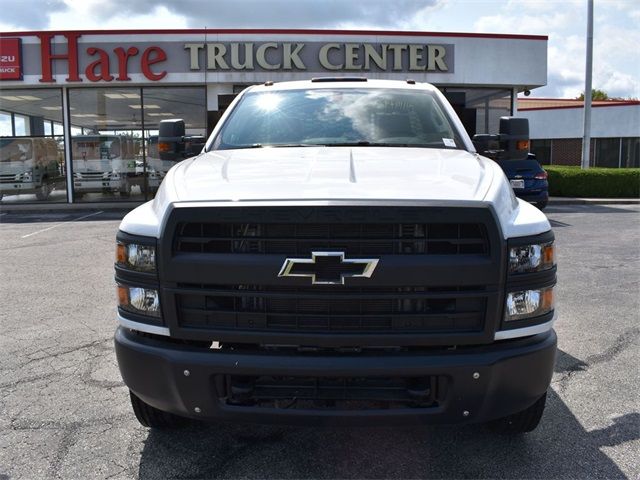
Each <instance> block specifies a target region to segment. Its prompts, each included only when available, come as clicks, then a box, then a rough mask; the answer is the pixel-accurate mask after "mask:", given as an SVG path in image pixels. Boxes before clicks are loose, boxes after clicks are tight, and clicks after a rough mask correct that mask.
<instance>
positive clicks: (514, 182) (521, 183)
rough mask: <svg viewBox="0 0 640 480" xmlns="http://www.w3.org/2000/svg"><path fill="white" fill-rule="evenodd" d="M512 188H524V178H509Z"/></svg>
mask: <svg viewBox="0 0 640 480" xmlns="http://www.w3.org/2000/svg"><path fill="white" fill-rule="evenodd" d="M509 183H510V184H511V187H512V188H524V180H509Z"/></svg>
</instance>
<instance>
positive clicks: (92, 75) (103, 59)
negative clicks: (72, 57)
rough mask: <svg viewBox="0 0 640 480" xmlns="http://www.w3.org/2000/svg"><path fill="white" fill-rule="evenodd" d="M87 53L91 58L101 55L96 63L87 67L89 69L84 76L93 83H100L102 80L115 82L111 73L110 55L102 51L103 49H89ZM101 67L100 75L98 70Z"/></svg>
mask: <svg viewBox="0 0 640 480" xmlns="http://www.w3.org/2000/svg"><path fill="white" fill-rule="evenodd" d="M87 53H88V54H89V55H91V56H93V55H95V54H98V55H100V59H99V60H96V61H95V62H92V63H90V64H89V65H87V68H86V69H85V71H84V74H85V75H86V76H87V79H88V80H89V81H91V82H99V81H100V80H104V81H105V82H110V81H111V80H113V75H111V73H110V72H109V54H108V53H107V52H105V51H104V50H102V49H101V48H93V47H91V48H87ZM98 67H100V73H99V74H98V73H96V68H98Z"/></svg>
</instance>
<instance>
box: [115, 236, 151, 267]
mask: <svg viewBox="0 0 640 480" xmlns="http://www.w3.org/2000/svg"><path fill="white" fill-rule="evenodd" d="M116 264H117V265H119V266H121V267H123V268H127V269H130V270H137V271H139V272H155V271H156V247H154V246H152V245H139V244H136V243H123V242H118V243H117V245H116Z"/></svg>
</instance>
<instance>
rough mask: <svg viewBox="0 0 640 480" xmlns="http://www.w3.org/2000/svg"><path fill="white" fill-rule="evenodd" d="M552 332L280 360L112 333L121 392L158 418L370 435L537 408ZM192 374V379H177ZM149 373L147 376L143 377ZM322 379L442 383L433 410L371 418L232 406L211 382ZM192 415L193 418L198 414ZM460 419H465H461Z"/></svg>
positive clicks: (375, 413) (548, 368)
mask: <svg viewBox="0 0 640 480" xmlns="http://www.w3.org/2000/svg"><path fill="white" fill-rule="evenodd" d="M556 344H557V338H556V335H555V332H553V331H549V332H546V333H543V334H539V335H535V336H531V337H529V338H527V339H521V340H508V341H501V342H496V343H494V344H493V345H490V346H480V347H466V348H460V349H459V350H433V349H427V350H424V351H409V352H404V353H399V354H396V353H368V354H365V353H363V354H350V355H349V354H338V353H336V354H327V353H319V354H308V355H305V354H293V355H292V354H287V353H286V352H285V351H276V352H264V351H262V352H257V351H251V350H211V349H204V348H197V347H194V346H189V345H184V346H183V345H179V344H176V343H170V342H169V341H165V342H161V341H158V340H155V339H152V338H145V337H143V336H141V335H137V334H135V333H134V332H130V331H128V330H127V329H123V328H119V329H118V330H117V332H116V335H115V349H116V356H117V359H118V364H119V366H120V371H121V372H122V376H123V380H124V382H125V384H126V385H127V386H128V387H129V388H130V389H131V390H132V391H133V392H134V393H135V394H136V395H137V396H138V397H140V398H141V399H142V400H143V401H145V402H146V403H148V404H150V405H152V406H154V407H155V408H158V409H160V410H163V411H168V412H172V413H175V414H178V415H182V416H187V417H192V418H198V419H211V420H213V419H226V420H231V421H248V422H259V423H293V424H326V423H328V422H338V423H340V424H343V425H345V424H360V425H371V424H372V422H375V423H376V424H378V422H380V423H385V422H386V423H390V424H394V425H398V424H410V425H415V424H424V423H459V422H465V423H472V422H482V421H487V420H492V419H495V418H498V417H503V416H506V415H509V414H512V413H516V412H518V411H522V410H524V409H526V408H527V407H529V406H530V405H532V404H533V403H535V401H536V400H538V399H539V398H540V397H541V396H542V395H543V394H544V393H545V392H546V390H547V389H548V387H549V384H550V381H551V376H552V374H553V364H554V360H555V353H556ZM185 370H189V372H190V373H189V376H188V377H187V376H185V375H184V371H185ZM149 372H154V374H153V375H150V374H149ZM228 374H232V375H250V376H252V375H255V376H260V375H275V376H278V375H287V376H323V377H343V378H349V377H356V378H360V377H408V376H422V375H429V376H431V375H437V376H443V377H446V379H447V380H446V391H445V392H440V396H439V398H441V399H442V400H443V401H442V402H439V403H438V405H437V406H436V407H434V408H397V409H396V408H389V409H384V410H382V409H371V410H357V409H356V410H319V409H315V408H313V407H311V408H308V409H307V408H304V409H279V408H264V407H254V406H250V405H247V406H230V405H228V404H227V403H226V402H225V401H224V398H221V396H220V392H219V391H218V389H217V386H216V384H215V378H216V377H217V376H218V375H228ZM196 406H197V407H198V409H197V412H198V413H194V409H195V407H196ZM464 411H467V412H469V414H465V415H463V412H464Z"/></svg>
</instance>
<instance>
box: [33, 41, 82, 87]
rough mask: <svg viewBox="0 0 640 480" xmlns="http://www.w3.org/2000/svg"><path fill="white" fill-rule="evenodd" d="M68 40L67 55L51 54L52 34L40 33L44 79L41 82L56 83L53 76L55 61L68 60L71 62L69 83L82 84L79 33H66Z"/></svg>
mask: <svg viewBox="0 0 640 480" xmlns="http://www.w3.org/2000/svg"><path fill="white" fill-rule="evenodd" d="M64 36H65V37H66V39H67V53H57V54H55V55H54V54H52V53H51V39H52V38H53V37H54V35H53V34H52V33H39V34H38V37H40V61H41V63H42V78H40V82H43V83H44V82H55V79H54V78H53V75H52V74H51V65H52V63H53V61H54V60H67V62H69V76H68V77H67V82H81V81H82V79H81V78H80V75H79V74H78V37H80V34H79V33H65V34H64Z"/></svg>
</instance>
